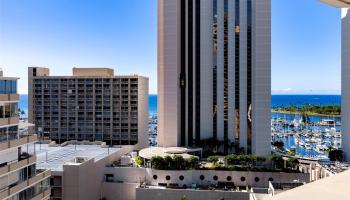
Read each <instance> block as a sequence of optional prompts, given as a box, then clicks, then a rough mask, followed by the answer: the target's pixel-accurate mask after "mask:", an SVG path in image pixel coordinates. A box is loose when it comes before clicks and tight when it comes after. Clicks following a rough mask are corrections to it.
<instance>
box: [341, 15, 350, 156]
mask: <svg viewBox="0 0 350 200" xmlns="http://www.w3.org/2000/svg"><path fill="white" fill-rule="evenodd" d="M342 16H343V18H342V81H341V82H342V83H341V85H342V100H341V102H342V109H341V112H342V133H343V138H342V140H343V141H342V148H343V150H344V153H345V157H346V160H347V161H349V160H350V145H349V144H350V12H349V10H348V9H343V10H342Z"/></svg>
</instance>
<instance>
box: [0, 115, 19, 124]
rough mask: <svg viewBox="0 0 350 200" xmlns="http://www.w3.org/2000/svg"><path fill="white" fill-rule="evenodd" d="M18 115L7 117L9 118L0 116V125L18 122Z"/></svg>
mask: <svg viewBox="0 0 350 200" xmlns="http://www.w3.org/2000/svg"><path fill="white" fill-rule="evenodd" d="M18 122H19V117H18V116H16V117H9V118H1V119H0V126H5V125H10V124H18Z"/></svg>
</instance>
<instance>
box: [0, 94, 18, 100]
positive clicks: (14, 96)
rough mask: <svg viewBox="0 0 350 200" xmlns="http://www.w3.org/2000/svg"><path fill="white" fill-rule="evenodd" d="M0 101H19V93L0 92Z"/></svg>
mask: <svg viewBox="0 0 350 200" xmlns="http://www.w3.org/2000/svg"><path fill="white" fill-rule="evenodd" d="M0 101H19V94H0Z"/></svg>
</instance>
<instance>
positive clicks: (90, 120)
mask: <svg viewBox="0 0 350 200" xmlns="http://www.w3.org/2000/svg"><path fill="white" fill-rule="evenodd" d="M28 71H29V72H28V73H29V81H28V83H29V85H28V87H29V121H30V122H31V123H33V124H36V129H37V131H38V133H40V136H42V137H44V138H45V139H51V140H55V141H56V142H58V143H62V142H65V141H69V140H80V141H82V140H90V141H105V142H107V143H108V144H112V145H135V144H137V143H138V142H139V143H140V145H139V146H140V148H142V147H146V146H147V145H148V88H149V83H148V78H146V77H142V76H138V75H131V76H114V74H113V69H106V68H74V69H73V76H50V75H49V69H48V68H40V67H30V68H29V69H28ZM34 104H35V105H34ZM34 109H35V110H34ZM34 113H35V116H34Z"/></svg>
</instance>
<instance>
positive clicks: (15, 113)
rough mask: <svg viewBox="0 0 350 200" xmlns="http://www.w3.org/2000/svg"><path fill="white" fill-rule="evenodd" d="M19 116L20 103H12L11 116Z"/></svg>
mask: <svg viewBox="0 0 350 200" xmlns="http://www.w3.org/2000/svg"><path fill="white" fill-rule="evenodd" d="M17 116H18V104H17V103H12V104H11V117H17Z"/></svg>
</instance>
